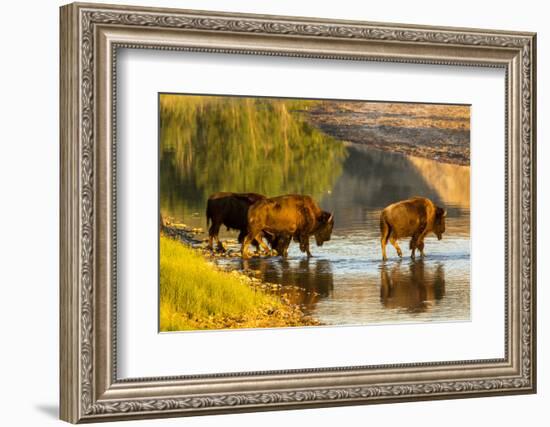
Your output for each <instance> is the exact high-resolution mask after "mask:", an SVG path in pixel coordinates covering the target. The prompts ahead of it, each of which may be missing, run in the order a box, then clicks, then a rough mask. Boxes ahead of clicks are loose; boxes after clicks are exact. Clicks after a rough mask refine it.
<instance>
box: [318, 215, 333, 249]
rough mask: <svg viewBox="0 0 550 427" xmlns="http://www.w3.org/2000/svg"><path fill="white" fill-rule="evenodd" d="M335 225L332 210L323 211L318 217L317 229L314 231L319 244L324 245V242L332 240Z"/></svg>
mask: <svg viewBox="0 0 550 427" xmlns="http://www.w3.org/2000/svg"><path fill="white" fill-rule="evenodd" d="M333 227H334V216H333V215H332V214H331V213H330V212H325V211H322V212H321V215H320V216H319V217H318V218H317V229H316V231H315V233H314V235H315V243H317V246H323V243H325V242H328V241H329V240H330V235H331V234H332V228H333Z"/></svg>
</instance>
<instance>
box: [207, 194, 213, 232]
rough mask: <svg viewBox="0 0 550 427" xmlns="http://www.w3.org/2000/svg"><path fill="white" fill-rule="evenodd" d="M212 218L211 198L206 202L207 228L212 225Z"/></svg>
mask: <svg viewBox="0 0 550 427" xmlns="http://www.w3.org/2000/svg"><path fill="white" fill-rule="evenodd" d="M211 219H212V212H210V200H209V201H208V203H207V204H206V228H208V227H210V220H211Z"/></svg>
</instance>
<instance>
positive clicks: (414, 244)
mask: <svg viewBox="0 0 550 427" xmlns="http://www.w3.org/2000/svg"><path fill="white" fill-rule="evenodd" d="M424 236H426V224H421V225H420V227H419V228H418V230H417V231H416V232H415V233H414V234H413V236H412V238H411V243H410V244H409V247H410V249H411V258H412V259H415V251H416V249H418V250H420V255H421V256H424Z"/></svg>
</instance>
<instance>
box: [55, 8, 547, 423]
mask: <svg viewBox="0 0 550 427" xmlns="http://www.w3.org/2000/svg"><path fill="white" fill-rule="evenodd" d="M60 24H61V28H60V30H61V31H60V53H61V61H60V139H61V141H60V143H61V149H60V160H61V175H60V181H61V198H60V417H61V418H62V419H63V420H66V421H69V422H72V423H77V422H90V421H108V420H117V419H130V418H132V419H134V418H154V417H167V416H183V415H201V414H214V413H227V412H245V411H259V410H276V409H288V408H305V407H322V406H334V405H351V404H370V403H386V402H400V401H411V400H428V399H444V398H462V397H475V396H487V395H497V394H520V393H534V392H536V274H535V272H536V253H535V248H536V241H535V236H536V233H535V230H536V216H535V215H536V182H535V176H536V170H535V161H536V140H535V136H536V126H535V123H536V116H535V105H536V102H535V94H536V86H535V82H536V35H535V34H534V33H527V32H508V31H495V30H477V29H463V28H448V27H427V26H412V25H401V24H384V23H368V22H355V21H333V20H323V19H313V18H297V17H281V16H266V15H247V14H231V13H218V12H199V11H187V10H176V9H161V8H143V7H130V6H111V5H100V4H83V3H74V4H70V5H67V6H63V7H62V8H61V9H60ZM120 48H132V49H164V50H181V51H186V50H187V51H193V52H211V53H225V54H247V55H268V56H289V57H304V58H306V57H307V58H317V59H344V60H359V61H365V60H368V61H390V62H403V63H413V64H440V65H449V66H457V65H468V66H475V67H501V68H504V69H505V70H506V90H505V94H504V95H505V96H506V105H507V109H506V114H507V117H506V139H507V141H506V147H505V149H506V168H505V169H506V176H505V177H504V179H505V185H506V212H505V216H506V230H505V242H506V244H505V246H506V248H504V251H503V252H504V255H505V260H506V261H505V268H506V272H505V277H506V283H505V295H506V298H505V299H506V307H505V313H506V315H505V322H506V325H505V328H506V331H505V336H506V337H505V349H504V353H505V357H504V358H503V359H491V360H470V361H457V362H437V361H434V362H428V363H416V364H399V365H380V366H356V367H334V368H313V369H301V370H291V371H267V372H246V373H239V374H226V373H220V374H211V375H199V376H187V377H183V376H182V377H162V378H137V379H129V380H120V379H117V375H116V372H117V366H116V341H117V340H116V333H115V332H116V300H117V298H116V252H117V241H116V220H117V218H116V164H117V162H116V108H115V106H116V83H117V81H116V78H117V76H116V72H115V70H116V57H117V49H120Z"/></svg>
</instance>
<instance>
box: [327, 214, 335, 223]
mask: <svg viewBox="0 0 550 427" xmlns="http://www.w3.org/2000/svg"><path fill="white" fill-rule="evenodd" d="M333 219H334V218H333V215H332V212H331V213H330V216H329V217H328V220H327V222H331V221H332V220H333Z"/></svg>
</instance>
